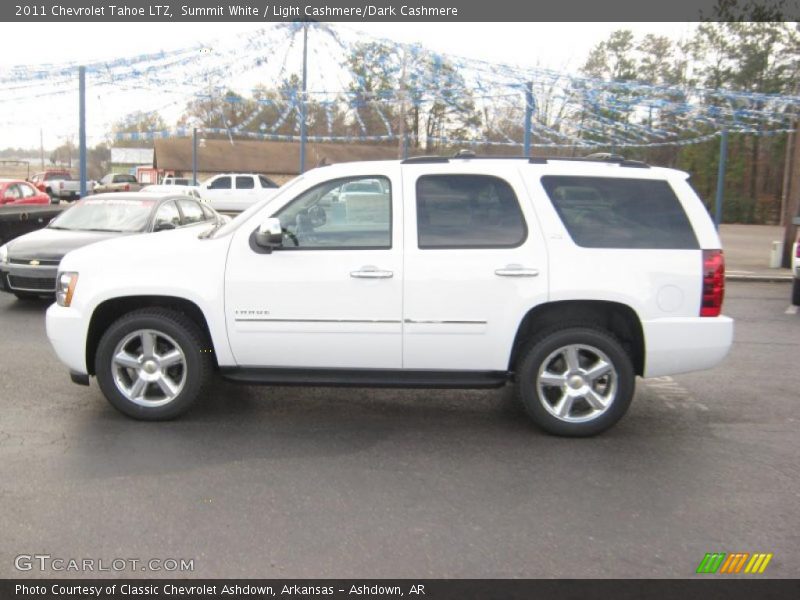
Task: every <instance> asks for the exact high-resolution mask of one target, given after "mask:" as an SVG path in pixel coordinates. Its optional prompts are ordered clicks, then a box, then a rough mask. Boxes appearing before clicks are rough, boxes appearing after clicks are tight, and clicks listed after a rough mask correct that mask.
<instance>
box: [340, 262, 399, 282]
mask: <svg viewBox="0 0 800 600" xmlns="http://www.w3.org/2000/svg"><path fill="white" fill-rule="evenodd" d="M350 277H355V278H356V279H389V278H391V277H394V273H392V272H391V271H384V270H383V269H379V268H378V267H373V266H371V265H370V266H367V267H361V268H360V269H359V270H358V271H350Z"/></svg>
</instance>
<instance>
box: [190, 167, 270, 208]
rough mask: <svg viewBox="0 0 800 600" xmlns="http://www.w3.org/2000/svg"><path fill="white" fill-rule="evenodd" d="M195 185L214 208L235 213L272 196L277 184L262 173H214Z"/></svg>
mask: <svg viewBox="0 0 800 600" xmlns="http://www.w3.org/2000/svg"><path fill="white" fill-rule="evenodd" d="M197 187H198V190H199V191H200V196H201V197H202V198H203V200H205V201H206V202H208V203H209V204H210V205H211V207H212V208H213V209H214V210H216V211H219V212H227V213H236V212H242V211H243V210H247V209H248V208H250V207H251V206H252V205H253V204H256V203H257V202H259V201H260V200H265V199H268V198H272V197H273V196H274V195H275V194H276V193H277V192H278V187H279V186H278V184H277V183H275V182H274V181H272V180H271V179H269V178H267V177H264V176H263V175H258V174H253V173H225V174H224V175H215V176H214V177H211V178H210V179H207V180H206V181H204V182H203V183H201V184H200V185H199V186H197Z"/></svg>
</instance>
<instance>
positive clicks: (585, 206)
mask: <svg viewBox="0 0 800 600" xmlns="http://www.w3.org/2000/svg"><path fill="white" fill-rule="evenodd" d="M542 185H543V186H544V189H545V190H546V191H547V195H548V196H549V197H550V200H551V201H552V203H553V206H554V207H555V209H556V211H557V212H558V215H559V217H561V220H562V221H563V223H564V226H565V227H566V228H567V231H569V234H570V236H571V237H572V239H573V241H574V242H575V243H576V244H577V245H579V246H583V247H585V248H642V249H646V248H661V249H676V250H680V249H695V248H698V247H699V246H698V244H697V238H696V237H695V235H694V231H693V230H692V226H691V224H690V223H689V219H688V218H687V217H686V213H684V212H683V207H682V206H681V203H680V201H679V200H678V198H677V196H676V195H675V192H674V191H673V190H672V187H670V185H669V183H667V182H666V181H656V180H650V179H621V178H613V177H565V176H555V175H548V176H545V177H542Z"/></svg>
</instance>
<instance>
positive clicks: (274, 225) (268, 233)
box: [256, 217, 283, 251]
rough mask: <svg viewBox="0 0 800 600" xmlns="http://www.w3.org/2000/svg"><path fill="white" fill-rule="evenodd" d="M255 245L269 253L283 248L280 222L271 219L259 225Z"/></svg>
mask: <svg viewBox="0 0 800 600" xmlns="http://www.w3.org/2000/svg"><path fill="white" fill-rule="evenodd" d="M256 244H258V245H259V246H261V247H262V248H266V249H267V250H270V251H271V250H274V249H275V248H280V247H281V246H283V230H282V229H281V220H280V219H276V218H275V217H271V218H269V219H267V220H266V221H264V222H263V223H261V225H260V226H259V228H258V230H257V231H256Z"/></svg>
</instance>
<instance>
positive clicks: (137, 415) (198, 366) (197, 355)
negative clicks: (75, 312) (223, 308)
mask: <svg viewBox="0 0 800 600" xmlns="http://www.w3.org/2000/svg"><path fill="white" fill-rule="evenodd" d="M140 331H148V332H150V331H152V332H155V334H157V336H162V337H160V338H158V340H159V342H160V343H162V344H167V345H173V344H174V345H175V346H176V347H178V349H179V350H180V351H181V352H182V353H183V362H182V363H181V364H180V365H177V366H176V367H175V368H178V369H179V373H180V378H181V379H182V384H181V385H182V387H180V391H179V392H178V393H177V394H176V395H175V397H174V398H172V399H171V400H167V399H166V398H165V399H164V401H165V402H166V403H164V404H161V405H159V406H154V405H148V406H143V405H142V404H141V403H137V402H135V401H133V400H131V399H129V398H128V397H127V396H126V395H125V394H124V393H123V392H122V391H121V390H120V387H119V386H118V384H117V381H116V379H117V377H115V367H114V365H113V356H114V353H115V351H116V349H117V346H118V345H119V344H121V343H122V342H123V341H124V340H125V339H126V338H128V337H129V336H132V335H134V334H135V333H136V332H140ZM134 338H135V336H134ZM167 340H168V342H167ZM131 343H134V342H131ZM210 347H211V346H210V343H209V342H208V341H207V340H206V336H205V335H204V334H203V332H202V331H201V330H200V328H199V327H198V326H197V325H196V324H195V323H194V322H193V321H192V320H190V319H189V318H187V317H186V316H185V315H183V314H181V313H179V312H177V311H174V310H169V309H162V308H143V309H140V310H135V311H133V312H130V313H128V314H126V315H124V316H122V317H120V318H119V319H117V320H116V321H114V323H112V324H111V326H110V327H109V328H108V329H107V330H106V332H105V333H104V334H103V337H102V338H101V339H100V343H99V345H98V347H97V354H96V356H95V373H96V375H97V382H98V384H99V385H100V389H101V390H102V392H103V394H104V395H105V397H106V399H107V400H108V401H109V402H110V403H111V405H112V406H113V407H114V408H116V409H117V410H119V411H120V412H122V413H123V414H125V415H128V416H129V417H133V418H134V419H140V420H143V421H165V420H169V419H174V418H175V417H177V416H179V415H181V414H183V413H185V412H186V411H187V410H189V408H190V407H191V406H192V404H194V402H195V401H196V400H197V398H198V397H199V396H200V395H201V394H202V393H203V390H204V388H205V387H206V385H207V384H208V381H209V379H210V378H211V374H212V372H213V363H212V359H211V352H210ZM157 348H158V347H157ZM157 352H158V350H157ZM143 355H144V352H143ZM169 368H173V367H169ZM158 369H159V371H158V372H159V373H161V372H164V373H166V371H164V370H163V369H162V368H161V367H158ZM117 373H118V375H117V376H118V377H120V378H121V379H125V378H126V377H128V376H129V375H132V376H131V380H133V377H135V378H136V380H138V378H139V374H141V373H144V371H143V370H138V371H137V370H134V369H130V370H123V371H117ZM119 373H121V375H119ZM151 375H152V374H151ZM123 383H125V382H124V381H123ZM151 386H155V387H151ZM131 389H132V386H131ZM151 391H152V392H154V395H157V393H158V392H159V387H158V385H157V384H155V383H148V384H145V392H144V394H148V393H150V392H151ZM155 401H158V399H157V398H156V399H155V400H148V399H147V398H145V397H144V395H143V396H142V397H141V398H140V400H139V402H155Z"/></svg>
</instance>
